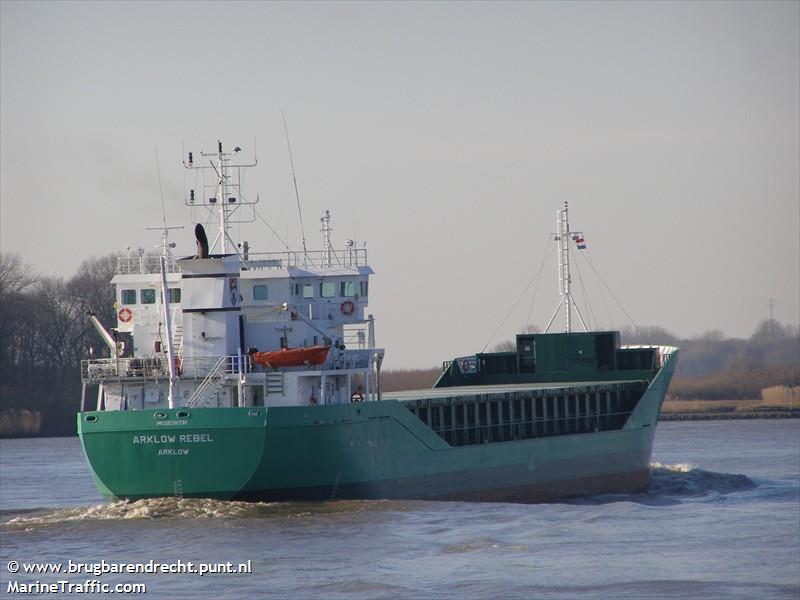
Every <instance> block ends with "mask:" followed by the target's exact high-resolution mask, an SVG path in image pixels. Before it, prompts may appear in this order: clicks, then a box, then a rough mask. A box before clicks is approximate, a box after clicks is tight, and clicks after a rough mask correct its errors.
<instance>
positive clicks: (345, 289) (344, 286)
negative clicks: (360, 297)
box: [339, 281, 356, 298]
mask: <svg viewBox="0 0 800 600" xmlns="http://www.w3.org/2000/svg"><path fill="white" fill-rule="evenodd" d="M339 295H340V296H342V297H343V298H352V297H353V296H355V295H356V290H355V285H353V282H352V281H341V282H339Z"/></svg>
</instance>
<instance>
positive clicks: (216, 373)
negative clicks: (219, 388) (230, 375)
mask: <svg viewBox="0 0 800 600" xmlns="http://www.w3.org/2000/svg"><path fill="white" fill-rule="evenodd" d="M227 358H228V357H227V356H220V357H219V360H217V362H216V364H215V365H214V367H213V368H212V369H211V371H209V373H208V375H206V377H205V379H203V381H202V382H201V383H200V385H198V386H197V389H196V390H195V391H194V394H192V395H191V397H190V398H189V400H188V401H187V402H186V406H189V407H194V406H197V405H198V404H199V403H200V402H201V401H203V400H205V396H206V392H207V391H208V390H209V389H210V388H211V386H213V385H214V384H216V383H217V382H219V380H220V379H221V378H222V376H223V375H224V374H225V368H224V365H225V362H226V360H227Z"/></svg>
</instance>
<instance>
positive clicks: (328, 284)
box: [319, 281, 336, 298]
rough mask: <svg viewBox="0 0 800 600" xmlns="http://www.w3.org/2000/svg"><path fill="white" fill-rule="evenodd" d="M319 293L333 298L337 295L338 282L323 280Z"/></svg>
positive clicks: (324, 296)
mask: <svg viewBox="0 0 800 600" xmlns="http://www.w3.org/2000/svg"><path fill="white" fill-rule="evenodd" d="M319 295H320V296H322V297H323V298H333V297H334V296H335V295H336V284H335V283H333V282H332V281H323V282H322V283H320V284H319Z"/></svg>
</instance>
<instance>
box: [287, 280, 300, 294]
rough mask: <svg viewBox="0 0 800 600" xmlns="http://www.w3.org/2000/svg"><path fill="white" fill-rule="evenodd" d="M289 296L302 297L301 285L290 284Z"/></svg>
mask: <svg viewBox="0 0 800 600" xmlns="http://www.w3.org/2000/svg"><path fill="white" fill-rule="evenodd" d="M289 294H291V295H292V296H299V295H300V284H299V283H290V284H289Z"/></svg>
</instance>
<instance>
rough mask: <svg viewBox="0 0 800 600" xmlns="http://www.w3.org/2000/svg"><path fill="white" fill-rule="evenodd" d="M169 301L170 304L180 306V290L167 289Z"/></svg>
mask: <svg viewBox="0 0 800 600" xmlns="http://www.w3.org/2000/svg"><path fill="white" fill-rule="evenodd" d="M167 291H168V292H169V301H170V302H171V303H173V302H174V303H175V304H180V302H181V288H168V289H167Z"/></svg>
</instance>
